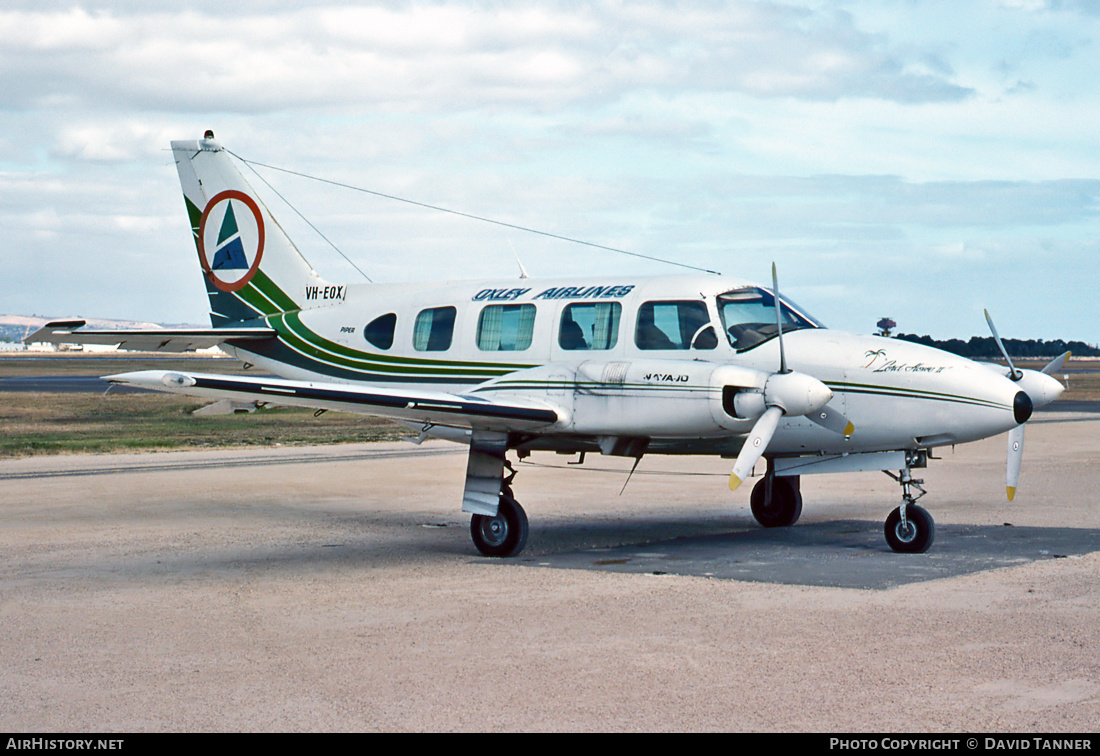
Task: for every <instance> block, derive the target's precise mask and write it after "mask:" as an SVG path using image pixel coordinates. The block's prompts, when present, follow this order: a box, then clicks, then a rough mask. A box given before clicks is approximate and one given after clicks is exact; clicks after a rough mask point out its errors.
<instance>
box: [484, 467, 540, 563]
mask: <svg viewBox="0 0 1100 756" xmlns="http://www.w3.org/2000/svg"><path fill="white" fill-rule="evenodd" d="M512 475H515V473H514V472H513V473H512ZM527 529H528V527H527V513H526V512H524V511H523V507H521V506H520V505H519V502H518V501H516V499H515V497H514V496H512V489H511V487H510V486H508V484H506V483H505V484H502V485H501V488H500V504H499V505H498V506H497V513H496V516H495V517H490V516H489V515H479V514H475V515H474V516H473V517H471V518H470V536H471V537H472V538H473V539H474V546H476V547H477V550H478V551H480V552H481V553H482V554H483V555H484V556H487V557H510V556H515V555H516V554H518V553H519V552H521V551H523V547H524V546H526V545H527Z"/></svg>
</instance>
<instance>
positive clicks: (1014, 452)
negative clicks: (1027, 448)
mask: <svg viewBox="0 0 1100 756" xmlns="http://www.w3.org/2000/svg"><path fill="white" fill-rule="evenodd" d="M1023 458H1024V426H1022V425H1017V426H1016V427H1015V428H1013V429H1012V430H1010V431H1009V432H1008V465H1007V470H1006V475H1005V483H1006V486H1007V488H1008V500H1009V501H1012V499H1013V497H1015V496H1016V484H1017V483H1019V482H1020V462H1021V461H1022V460H1023Z"/></svg>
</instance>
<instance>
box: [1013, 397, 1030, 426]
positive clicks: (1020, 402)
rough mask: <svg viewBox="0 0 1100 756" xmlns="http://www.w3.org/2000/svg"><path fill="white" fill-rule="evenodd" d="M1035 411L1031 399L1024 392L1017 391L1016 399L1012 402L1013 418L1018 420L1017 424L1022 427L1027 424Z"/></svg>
mask: <svg viewBox="0 0 1100 756" xmlns="http://www.w3.org/2000/svg"><path fill="white" fill-rule="evenodd" d="M1033 409H1034V405H1033V404H1032V402H1031V397H1030V396H1028V395H1027V394H1026V393H1025V392H1023V391H1017V392H1016V398H1015V399H1013V400H1012V416H1013V417H1014V418H1016V422H1017V423H1018V424H1020V425H1023V424H1024V423H1026V422H1027V420H1028V418H1029V417H1031V411H1032V410H1033Z"/></svg>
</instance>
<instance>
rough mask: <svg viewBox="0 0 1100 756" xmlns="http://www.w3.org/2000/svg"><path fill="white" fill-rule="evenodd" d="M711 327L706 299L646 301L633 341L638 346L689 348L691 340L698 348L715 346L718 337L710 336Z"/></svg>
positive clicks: (643, 347) (639, 312)
mask: <svg viewBox="0 0 1100 756" xmlns="http://www.w3.org/2000/svg"><path fill="white" fill-rule="evenodd" d="M710 327H711V326H710V315H709V314H708V313H707V306H706V305H705V304H704V303H703V302H697V301H696V302H646V303H645V304H643V305H642V306H641V307H640V308H639V309H638V328H637V330H636V331H635V332H634V343H635V344H637V345H638V348H639V349H689V348H690V347H691V346H692V342H695V348H696V349H714V348H715V347H716V346H717V345H718V339H717V338H716V337H713V336H708V334H707V333H706V330H707V328H710ZM711 334H713V330H712V331H711Z"/></svg>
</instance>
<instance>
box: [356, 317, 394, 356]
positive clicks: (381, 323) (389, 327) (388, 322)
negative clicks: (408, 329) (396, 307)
mask: <svg viewBox="0 0 1100 756" xmlns="http://www.w3.org/2000/svg"><path fill="white" fill-rule="evenodd" d="M396 326H397V314H396V313H393V312H390V313H387V314H385V315H381V316H379V317H377V318H375V319H374V320H372V321H371V322H369V323H367V324H366V325H365V326H363V338H365V339H366V340H367V341H369V342H370V343H371V344H373V345H374V346H376V347H378V348H379V349H389V348H390V347H391V346H393V330H394V328H395V327H396Z"/></svg>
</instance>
